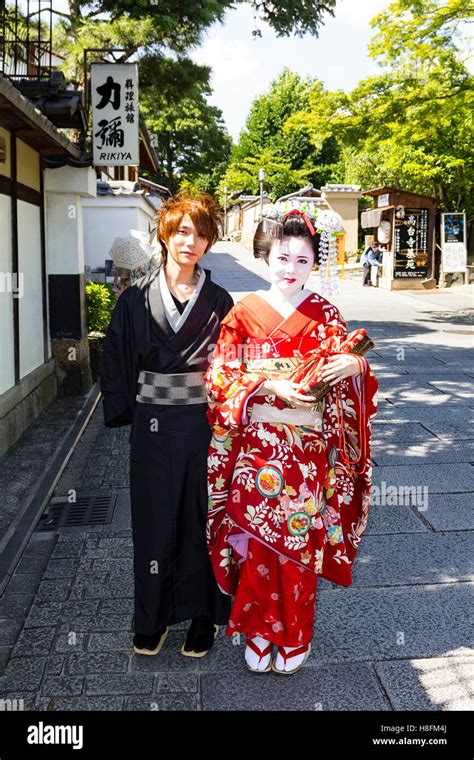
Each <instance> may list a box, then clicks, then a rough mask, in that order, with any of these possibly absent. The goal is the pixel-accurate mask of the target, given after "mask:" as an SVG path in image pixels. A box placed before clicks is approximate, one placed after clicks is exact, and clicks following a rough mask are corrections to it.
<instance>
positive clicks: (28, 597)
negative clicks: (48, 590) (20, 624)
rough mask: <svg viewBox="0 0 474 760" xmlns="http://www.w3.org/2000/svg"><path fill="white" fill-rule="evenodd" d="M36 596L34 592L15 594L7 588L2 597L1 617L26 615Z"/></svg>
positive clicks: (0, 603)
mask: <svg viewBox="0 0 474 760" xmlns="http://www.w3.org/2000/svg"><path fill="white" fill-rule="evenodd" d="M34 598H35V597H34V594H13V593H11V592H10V590H9V588H7V591H6V592H5V594H4V595H3V596H2V597H1V599H0V618H21V617H25V616H26V615H27V614H28V610H29V609H30V607H31V604H32V602H33V600H34Z"/></svg>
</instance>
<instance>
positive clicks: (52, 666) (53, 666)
mask: <svg viewBox="0 0 474 760" xmlns="http://www.w3.org/2000/svg"><path fill="white" fill-rule="evenodd" d="M65 662H66V658H65V657H63V655H60V654H55V655H50V656H49V658H48V661H47V663H46V674H47V675H48V676H60V675H61V674H62V673H63V670H64V663H65Z"/></svg>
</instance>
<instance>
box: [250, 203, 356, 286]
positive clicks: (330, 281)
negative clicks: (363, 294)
mask: <svg viewBox="0 0 474 760" xmlns="http://www.w3.org/2000/svg"><path fill="white" fill-rule="evenodd" d="M293 214H294V215H296V214H299V215H300V216H301V217H302V218H303V219H304V220H305V222H306V226H307V227H308V231H309V232H310V234H311V235H316V234H319V235H320V239H319V274H320V277H321V286H320V288H321V292H322V293H323V294H324V295H332V294H334V293H337V292H338V290H339V280H338V277H337V233H338V232H342V230H343V226H342V219H341V217H340V216H339V214H337V213H336V212H335V211H332V210H331V209H321V208H318V207H317V206H316V205H315V204H314V203H313V202H311V201H277V202H276V203H273V204H269V203H267V204H266V205H265V206H264V207H263V209H262V228H263V231H264V232H266V233H267V234H269V235H272V236H273V237H275V238H282V237H283V235H284V223H285V220H286V219H287V218H288V216H290V215H293Z"/></svg>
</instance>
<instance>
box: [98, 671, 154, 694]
mask: <svg viewBox="0 0 474 760" xmlns="http://www.w3.org/2000/svg"><path fill="white" fill-rule="evenodd" d="M153 678H154V676H153V675H151V674H148V673H131V674H128V675H119V676H113V675H96V676H87V679H86V694H91V695H95V694H96V695H100V694H112V695H114V696H115V695H117V694H141V695H143V694H151V692H152V690H153Z"/></svg>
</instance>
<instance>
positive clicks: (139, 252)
mask: <svg viewBox="0 0 474 760" xmlns="http://www.w3.org/2000/svg"><path fill="white" fill-rule="evenodd" d="M153 252H154V251H153V248H152V247H151V246H150V245H149V243H148V235H147V233H146V232H142V231H141V230H129V231H128V233H127V235H126V236H125V237H116V238H115V240H114V242H113V243H112V247H111V248H110V251H109V256H110V258H111V259H113V260H114V262H115V266H117V267H124V268H125V269H131V270H133V269H139V268H140V267H143V266H147V265H148V263H149V261H150V259H151V257H152V255H153Z"/></svg>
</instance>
